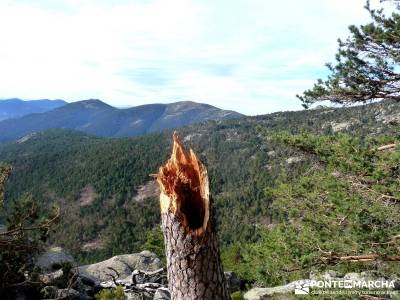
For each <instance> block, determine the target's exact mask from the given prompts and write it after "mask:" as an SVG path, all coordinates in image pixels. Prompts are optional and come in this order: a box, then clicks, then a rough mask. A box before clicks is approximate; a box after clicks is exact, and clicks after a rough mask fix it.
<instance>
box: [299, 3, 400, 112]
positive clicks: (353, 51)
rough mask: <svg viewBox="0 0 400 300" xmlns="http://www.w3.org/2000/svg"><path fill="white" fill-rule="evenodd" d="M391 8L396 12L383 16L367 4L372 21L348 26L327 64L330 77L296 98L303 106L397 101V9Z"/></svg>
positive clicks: (399, 32) (399, 36) (399, 22)
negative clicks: (333, 60)
mask: <svg viewBox="0 0 400 300" xmlns="http://www.w3.org/2000/svg"><path fill="white" fill-rule="evenodd" d="M381 2H383V1H381ZM395 7H396V8H397V11H396V12H394V13H392V14H391V16H386V15H385V14H384V12H383V10H374V9H371V7H370V5H369V1H367V5H366V9H367V10H368V12H369V13H370V16H371V19H372V22H371V23H369V24H366V25H363V26H359V27H357V26H354V25H352V26H349V30H350V34H351V35H350V37H348V38H347V39H346V40H345V41H342V40H339V50H338V53H337V54H336V64H327V67H328V69H329V71H330V73H331V75H330V76H328V79H327V80H325V81H323V80H321V79H319V80H318V82H317V84H315V85H314V87H313V88H312V89H310V90H307V91H305V92H304V94H303V95H302V96H298V97H299V98H300V100H302V102H303V104H304V106H305V107H308V105H309V104H312V103H314V102H318V101H320V100H330V101H332V102H337V103H355V102H365V101H368V100H374V99H394V100H396V101H399V95H398V93H399V85H398V81H399V79H400V73H399V68H398V67H399V62H400V56H399V51H400V26H399V25H400V14H399V13H398V10H399V8H400V7H399V5H397V6H395Z"/></svg>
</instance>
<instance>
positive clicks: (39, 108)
mask: <svg viewBox="0 0 400 300" xmlns="http://www.w3.org/2000/svg"><path fill="white" fill-rule="evenodd" d="M66 104H67V102H65V101H63V100H49V99H40V100H22V99H19V98H11V99H2V100H0V121H2V120H6V119H12V118H20V117H23V116H25V115H28V114H33V113H43V112H47V111H49V110H52V109H56V108H59V107H61V106H64V105H66Z"/></svg>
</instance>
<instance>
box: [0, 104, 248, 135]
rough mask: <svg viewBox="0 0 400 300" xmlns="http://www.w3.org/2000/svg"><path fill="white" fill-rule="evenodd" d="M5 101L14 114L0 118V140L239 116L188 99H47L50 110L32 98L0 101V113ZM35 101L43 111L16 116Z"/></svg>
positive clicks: (127, 130) (141, 129)
mask: <svg viewBox="0 0 400 300" xmlns="http://www.w3.org/2000/svg"><path fill="white" fill-rule="evenodd" d="M22 102H23V101H22ZM7 103H14V104H13V106H11V105H9V106H10V107H17V110H14V111H12V109H8V110H4V114H7V115H11V114H13V115H14V117H13V118H12V119H6V120H3V121H1V122H0V141H5V140H15V139H19V138H22V137H24V136H26V135H28V134H31V133H35V132H39V131H43V130H46V129H56V128H64V129H75V130H79V131H82V132H85V133H88V134H92V135H95V136H100V137H130V136H137V135H142V134H145V133H150V132H155V131H160V130H163V129H167V128H176V127H181V126H185V125H190V124H193V123H199V122H204V121H208V120H224V119H231V118H238V117H241V116H243V115H242V114H240V113H237V112H234V111H228V110H222V109H219V108H216V107H214V106H211V105H208V104H202V103H196V102H190V101H182V102H176V103H170V104H148V105H141V106H136V107H131V108H126V109H119V108H115V107H113V106H110V105H108V104H106V103H104V102H102V101H100V100H97V99H89V100H84V101H78V102H73V103H68V104H66V103H65V102H63V101H62V102H59V101H56V102H54V103H53V102H52V101H50V104H52V105H53V106H56V108H55V109H51V110H50V107H51V105H49V102H48V100H46V101H45V102H42V101H40V102H36V104H35V103H34V104H33V105H31V104H30V101H26V102H25V103H21V101H14V102H13V101H10V100H7V101H0V114H3V107H6V105H7ZM23 104H25V106H24V105H23ZM38 104H42V105H38ZM35 105H36V106H37V107H42V110H46V111H42V112H40V111H38V110H36V113H31V114H26V115H23V116H22V117H19V118H16V116H17V115H18V111H19V108H18V107H24V108H23V109H21V112H20V114H22V113H24V112H27V111H32V109H30V107H32V106H35ZM57 106H58V107H57ZM43 107H45V108H43ZM29 109H30V110H29ZM11 112H12V113H11Z"/></svg>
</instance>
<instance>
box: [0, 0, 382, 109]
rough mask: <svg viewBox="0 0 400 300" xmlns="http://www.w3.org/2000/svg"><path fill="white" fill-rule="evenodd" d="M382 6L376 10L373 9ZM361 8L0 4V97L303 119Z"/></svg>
mask: <svg viewBox="0 0 400 300" xmlns="http://www.w3.org/2000/svg"><path fill="white" fill-rule="evenodd" d="M378 2H379V1H378V0H376V1H372V4H373V5H377V4H376V3H378ZM364 4H365V1H364V0H304V1H298V0H282V1H266V0H233V1H232V0H230V1H226V0H140V1H134V0H131V1H129V0H120V1H118V0H115V1H111V0H107V1H106V0H79V1H78V0H57V1H54V0H35V1H30V0H0V44H1V47H0V66H1V69H2V70H1V74H0V82H1V89H0V98H11V97H19V98H23V99H40V98H50V99H65V100H67V101H78V100H83V99H88V98H98V99H101V100H103V101H105V102H107V103H109V104H111V105H114V106H135V105H141V104H146V103H156V102H157V103H167V102H175V101H181V100H191V101H197V102H204V103H209V104H211V105H215V106H218V107H221V108H225V109H232V110H236V111H239V112H242V113H245V114H249V115H256V114H265V113H269V112H274V111H282V110H297V109H301V105H300V102H299V101H298V100H297V99H296V98H295V95H296V94H297V93H301V92H302V91H303V90H304V89H307V88H309V87H311V86H312V84H313V83H314V81H315V80H316V79H317V78H319V77H323V76H324V75H326V69H325V67H324V64H325V63H326V62H329V61H333V59H334V54H335V52H336V49H337V42H336V41H337V38H338V37H341V38H345V37H346V36H347V34H348V30H347V27H348V25H350V24H363V23H366V22H367V21H368V20H369V18H368V14H367V12H366V11H365V10H364V9H363V6H364Z"/></svg>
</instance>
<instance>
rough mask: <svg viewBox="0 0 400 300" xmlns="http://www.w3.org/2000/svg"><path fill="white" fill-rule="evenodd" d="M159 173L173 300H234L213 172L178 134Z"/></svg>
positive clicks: (175, 135) (162, 215) (162, 217)
mask: <svg viewBox="0 0 400 300" xmlns="http://www.w3.org/2000/svg"><path fill="white" fill-rule="evenodd" d="M173 140H174V143H173V149H172V155H171V158H170V159H169V160H168V162H167V163H166V164H165V165H164V166H162V167H161V168H160V170H159V172H158V174H157V175H156V178H157V182H158V183H159V185H160V190H161V193H160V209H161V220H162V230H163V234H164V240H165V247H166V256H167V270H168V286H169V290H170V292H171V299H172V300H226V299H230V296H229V294H228V291H227V288H226V282H225V276H224V273H223V270H222V265H221V260H220V253H219V247H218V238H217V235H216V232H215V219H214V211H213V208H212V198H211V195H210V191H209V181H208V175H207V170H206V168H205V167H204V165H203V164H202V163H201V161H200V160H199V159H198V158H197V156H196V154H195V153H194V152H193V151H192V150H190V151H189V152H188V151H186V150H185V149H184V147H183V145H182V143H181V142H180V140H179V138H178V135H177V134H176V133H174V136H173Z"/></svg>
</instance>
